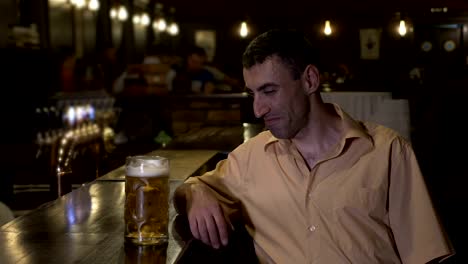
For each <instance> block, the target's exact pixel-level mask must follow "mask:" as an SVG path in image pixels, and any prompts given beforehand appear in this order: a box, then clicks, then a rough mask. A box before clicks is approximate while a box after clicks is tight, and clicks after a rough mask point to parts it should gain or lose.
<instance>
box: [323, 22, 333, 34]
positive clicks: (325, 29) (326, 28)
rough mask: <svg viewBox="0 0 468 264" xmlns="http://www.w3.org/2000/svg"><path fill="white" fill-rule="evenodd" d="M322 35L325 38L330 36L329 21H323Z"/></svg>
mask: <svg viewBox="0 0 468 264" xmlns="http://www.w3.org/2000/svg"><path fill="white" fill-rule="evenodd" d="M323 33H324V34H325V35H327V36H330V35H331V33H332V29H331V26H330V20H327V21H325V27H324V28H323Z"/></svg>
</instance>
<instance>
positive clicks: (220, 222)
mask: <svg viewBox="0 0 468 264" xmlns="http://www.w3.org/2000/svg"><path fill="white" fill-rule="evenodd" d="M213 218H214V221H215V223H216V226H217V227H218V233H219V238H220V239H221V243H222V244H223V246H227V244H228V237H229V232H228V228H227V223H226V219H225V218H224V215H223V213H221V214H214V215H213Z"/></svg>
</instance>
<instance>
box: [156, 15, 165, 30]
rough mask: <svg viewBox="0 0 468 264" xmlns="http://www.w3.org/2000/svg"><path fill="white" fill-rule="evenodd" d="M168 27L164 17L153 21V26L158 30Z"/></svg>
mask: <svg viewBox="0 0 468 264" xmlns="http://www.w3.org/2000/svg"><path fill="white" fill-rule="evenodd" d="M166 27H167V24H166V20H164V18H160V19H158V20H156V21H154V22H153V28H154V29H156V30H157V31H164V30H166Z"/></svg>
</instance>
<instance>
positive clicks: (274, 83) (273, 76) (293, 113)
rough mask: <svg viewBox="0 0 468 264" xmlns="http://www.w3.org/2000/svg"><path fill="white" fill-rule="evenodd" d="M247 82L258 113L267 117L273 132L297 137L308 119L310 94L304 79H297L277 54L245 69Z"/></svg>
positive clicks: (281, 136) (275, 134)
mask: <svg viewBox="0 0 468 264" xmlns="http://www.w3.org/2000/svg"><path fill="white" fill-rule="evenodd" d="M243 73H244V80H245V85H246V87H247V89H248V90H250V92H251V93H252V94H253V95H254V104H253V108H254V113H255V116H256V117H257V118H263V120H264V121H265V126H266V127H267V128H268V129H269V130H270V131H271V133H272V134H273V135H274V136H275V137H277V138H282V139H290V138H293V137H294V136H295V135H296V134H297V133H298V132H299V131H300V130H301V129H302V128H303V127H305V126H306V124H307V122H308V117H309V112H310V107H309V104H310V103H309V96H308V95H307V94H306V92H305V89H304V87H303V81H302V79H301V78H300V79H298V80H294V79H293V76H292V72H291V70H290V69H289V68H288V67H287V66H286V65H285V64H284V63H283V62H282V61H281V59H280V58H278V57H277V56H273V57H272V58H269V59H267V60H265V62H263V63H262V64H256V65H254V66H252V67H251V68H249V69H245V68H244V70H243Z"/></svg>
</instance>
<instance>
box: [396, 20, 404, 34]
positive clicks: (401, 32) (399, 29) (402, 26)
mask: <svg viewBox="0 0 468 264" xmlns="http://www.w3.org/2000/svg"><path fill="white" fill-rule="evenodd" d="M398 33H399V34H400V36H402V37H404V36H405V35H406V23H405V21H404V20H400V26H399V27H398Z"/></svg>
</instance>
